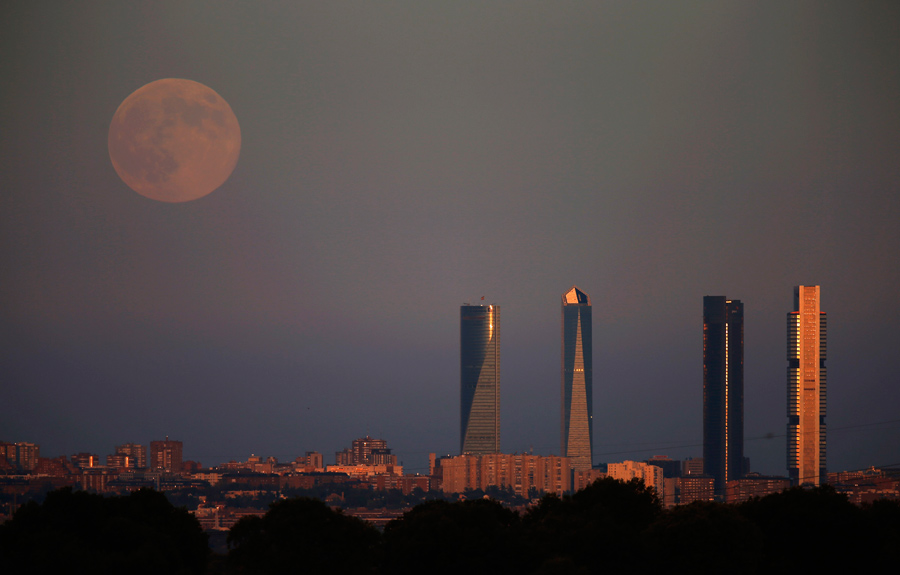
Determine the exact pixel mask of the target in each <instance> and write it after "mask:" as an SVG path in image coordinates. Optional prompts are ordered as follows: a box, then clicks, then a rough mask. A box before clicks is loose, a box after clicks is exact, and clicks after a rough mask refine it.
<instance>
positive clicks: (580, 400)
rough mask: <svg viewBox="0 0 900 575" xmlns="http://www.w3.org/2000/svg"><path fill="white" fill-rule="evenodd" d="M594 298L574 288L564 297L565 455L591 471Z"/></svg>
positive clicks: (576, 466)
mask: <svg viewBox="0 0 900 575" xmlns="http://www.w3.org/2000/svg"><path fill="white" fill-rule="evenodd" d="M591 350H592V348H591V298H590V296H589V295H587V294H586V293H584V292H583V291H581V290H579V289H578V288H577V287H575V286H572V289H570V290H569V291H567V292H566V293H564V294H563V296H562V362H561V363H562V365H561V369H560V371H561V374H562V375H561V377H562V455H563V457H569V458H571V460H572V469H573V470H575V471H584V470H587V469H590V468H591V464H592V460H591V453H592V447H593V444H594V439H593V437H594V420H593V412H594V407H593V406H594V402H593V389H592V385H593V384H592V375H593V356H592V354H591Z"/></svg>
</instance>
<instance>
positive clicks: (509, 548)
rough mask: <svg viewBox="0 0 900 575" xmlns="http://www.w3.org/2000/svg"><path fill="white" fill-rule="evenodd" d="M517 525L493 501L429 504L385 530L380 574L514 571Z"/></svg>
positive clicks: (510, 513)
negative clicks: (382, 566)
mask: <svg viewBox="0 0 900 575" xmlns="http://www.w3.org/2000/svg"><path fill="white" fill-rule="evenodd" d="M519 523H520V522H519V516H518V514H517V513H516V512H514V511H510V510H509V509H507V508H505V507H503V506H502V505H501V504H500V503H499V502H497V501H494V500H491V499H476V500H472V501H457V502H448V501H440V500H438V501H427V502H425V503H422V504H420V505H417V506H416V507H414V508H413V509H412V510H410V511H408V512H406V513H404V514H403V516H402V517H400V518H397V519H395V520H393V521H391V522H390V523H388V524H387V526H386V527H385V529H384V547H385V568H384V572H385V573H399V574H406V573H422V572H427V573H434V574H443V573H473V572H476V573H488V572H494V573H503V572H516V571H517V570H518V569H519V567H517V565H518V564H519V563H520V561H521V558H522V555H521V553H520V549H519V547H518V542H519V540H520V537H519V535H520V530H519Z"/></svg>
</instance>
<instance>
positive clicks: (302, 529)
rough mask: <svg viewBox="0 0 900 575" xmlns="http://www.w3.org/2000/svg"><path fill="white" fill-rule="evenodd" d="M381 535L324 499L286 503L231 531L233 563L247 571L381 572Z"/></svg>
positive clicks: (284, 500) (229, 555)
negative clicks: (334, 508) (323, 500)
mask: <svg viewBox="0 0 900 575" xmlns="http://www.w3.org/2000/svg"><path fill="white" fill-rule="evenodd" d="M379 539H380V534H379V532H378V530H377V529H376V528H375V527H373V526H372V525H371V524H369V523H367V522H365V521H363V520H361V519H357V518H356V517H350V516H348V515H344V514H343V513H341V512H340V511H335V510H333V509H331V508H330V507H328V506H327V505H326V504H325V503H323V502H322V501H319V500H318V499H309V498H305V497H300V498H296V499H283V500H281V501H276V502H275V503H272V504H271V505H270V506H269V511H268V512H266V514H265V515H263V516H262V517H256V516H248V517H244V518H242V519H241V520H240V521H238V522H237V523H235V525H234V526H233V527H232V528H231V530H230V531H229V533H228V546H229V548H230V551H229V554H228V558H229V562H230V563H231V564H232V565H234V566H235V567H237V568H239V569H240V571H241V572H244V573H293V572H297V571H308V572H310V573H325V572H327V571H332V570H334V569H335V568H336V567H338V566H339V567H340V570H341V571H345V572H347V573H351V572H352V573H376V572H377V567H378V562H379V557H378V554H377V552H378V545H379V542H380V541H379Z"/></svg>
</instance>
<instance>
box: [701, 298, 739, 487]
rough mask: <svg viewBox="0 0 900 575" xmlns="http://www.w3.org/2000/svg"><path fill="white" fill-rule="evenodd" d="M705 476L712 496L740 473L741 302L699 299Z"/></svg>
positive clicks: (722, 299) (725, 299)
mask: <svg viewBox="0 0 900 575" xmlns="http://www.w3.org/2000/svg"><path fill="white" fill-rule="evenodd" d="M703 472H704V473H705V474H706V475H709V476H712V477H713V478H714V479H715V492H716V494H717V495H721V496H724V495H725V484H726V483H728V482H729V481H731V480H732V479H737V478H738V477H741V476H742V475H744V473H745V472H746V470H745V469H744V304H742V303H741V302H740V300H730V299H727V298H725V296H709V295H708V296H704V297H703Z"/></svg>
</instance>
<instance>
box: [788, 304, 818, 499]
mask: <svg viewBox="0 0 900 575" xmlns="http://www.w3.org/2000/svg"><path fill="white" fill-rule="evenodd" d="M820 297H821V292H820V290H819V286H796V287H794V311H792V312H789V313H788V314H787V360H788V370H787V416H788V425H787V437H788V441H787V467H788V475H789V476H790V478H791V481H792V482H793V483H794V485H802V484H804V483H810V484H813V485H819V484H820V483H821V482H822V480H823V479H824V477H825V390H826V386H825V347H826V346H825V344H826V341H827V337H826V335H827V332H826V329H825V312H824V311H822V310H821V307H820V306H821V302H820Z"/></svg>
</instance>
